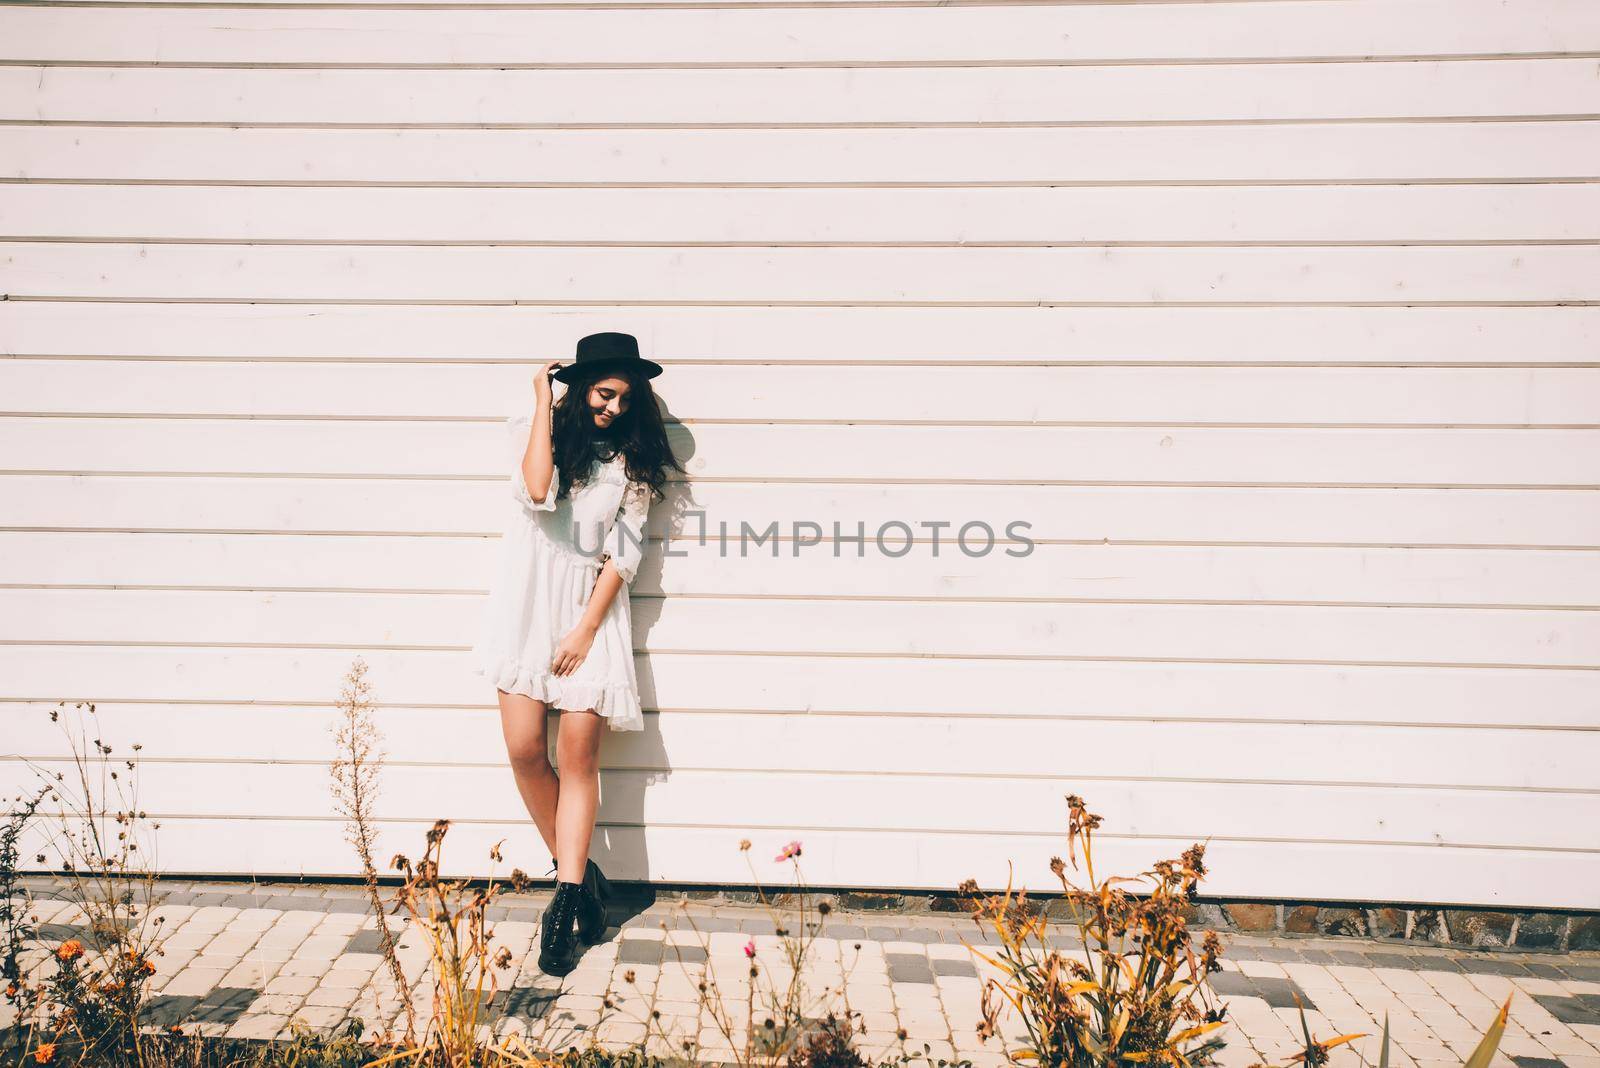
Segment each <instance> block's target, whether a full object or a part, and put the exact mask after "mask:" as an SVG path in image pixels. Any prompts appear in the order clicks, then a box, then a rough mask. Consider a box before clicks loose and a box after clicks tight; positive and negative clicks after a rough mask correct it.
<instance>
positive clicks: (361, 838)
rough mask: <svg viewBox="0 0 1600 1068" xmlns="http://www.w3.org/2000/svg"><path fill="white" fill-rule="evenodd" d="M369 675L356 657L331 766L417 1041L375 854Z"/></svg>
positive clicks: (375, 745)
mask: <svg viewBox="0 0 1600 1068" xmlns="http://www.w3.org/2000/svg"><path fill="white" fill-rule="evenodd" d="M366 676H367V664H366V661H365V660H363V659H362V658H360V657H357V658H356V659H355V661H354V662H353V663H352V664H351V666H350V671H349V672H348V673H347V674H346V675H345V677H344V687H343V689H342V690H341V691H340V694H339V703H338V708H339V718H338V720H337V721H336V722H335V724H334V728H333V732H334V737H333V740H334V746H335V749H336V751H337V752H338V756H337V757H336V758H335V759H334V761H333V763H332V764H331V765H330V767H329V771H330V773H331V774H332V777H333V798H334V807H335V808H336V809H337V810H338V812H339V814H340V815H341V816H343V817H344V818H345V840H346V841H348V842H349V843H350V845H351V847H352V848H353V849H354V850H355V851H356V856H357V857H358V858H359V859H360V861H361V878H362V883H363V885H364V886H365V887H366V891H367V900H368V903H369V904H370V906H371V909H372V915H373V918H374V919H375V920H376V922H377V925H378V943H379V945H380V947H381V948H382V950H383V959H384V962H385V964H387V965H388V968H389V976H390V978H392V979H393V980H394V985H395V989H396V990H397V991H398V992H399V996H400V998H401V999H402V1000H403V1001H404V1002H405V1017H406V1030H405V1037H406V1038H407V1039H408V1040H415V1038H416V1034H417V1010H416V1006H415V1005H413V1004H412V1000H411V983H410V981H409V980H408V979H407V978H406V973H405V969H404V968H403V967H401V965H400V956H399V954H398V953H397V952H396V951H395V950H396V941H395V937H394V932H393V931H391V930H390V928H389V919H388V915H387V913H386V911H385V909H384V904H383V889H382V887H381V885H380V884H379V882H378V866H377V863H376V861H374V859H373V857H374V854H375V852H376V849H377V844H378V834H377V831H376V829H375V828H374V826H373V812H374V807H375V806H376V804H377V800H378V789H379V785H380V779H381V773H382V771H383V761H384V757H385V753H384V752H383V749H382V748H381V742H382V735H381V734H380V733H379V731H378V726H377V724H376V723H375V722H374V721H373V716H372V709H373V704H372V701H371V699H370V696H369V695H370V694H371V692H372V688H371V687H370V686H368V685H367V679H366ZM397 907H398V906H397Z"/></svg>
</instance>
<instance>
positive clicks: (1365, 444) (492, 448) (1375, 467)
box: [0, 416, 1600, 529]
mask: <svg viewBox="0 0 1600 1068" xmlns="http://www.w3.org/2000/svg"><path fill="white" fill-rule="evenodd" d="M668 436H669V438H671V439H672V444H673V447H674V449H675V451H676V452H677V455H678V456H679V457H680V458H681V459H683V460H684V461H685V464H684V466H685V467H686V468H687V472H688V476H689V478H691V479H693V478H700V477H706V478H718V479H726V478H737V479H745V480H799V481H863V480H884V481H910V482H923V483H939V482H955V481H972V482H979V483H983V482H1004V483H1012V484H1019V483H1022V484H1025V483H1051V484H1067V483H1074V482H1096V483H1124V484H1126V483H1206V484H1219V483H1230V484H1238V483H1292V484H1297V485H1311V484H1344V485H1350V484H1370V485H1383V486H1399V485H1459V486H1473V485H1478V486H1509V485H1524V486H1546V487H1556V486H1594V485H1597V484H1600V431H1594V430H1473V429H1459V430H1396V429H1333V430H1326V429H1311V430H1282V429H1270V428H1269V429H1236V428H1216V427H1186V428H1179V427H1093V428H1082V427H1051V426H1039V427H962V426H945V427H929V426H889V427H883V426H870V425H868V426H863V425H840V426H795V425H785V424H774V425H765V426H763V425H726V424H696V425H694V426H685V425H677V426H673V427H670V428H669V431H668ZM112 442H114V443H115V449H114V450H113V451H112V452H108V451H107V447H108V444H110V443H112ZM507 442H508V438H507V432H506V427H505V425H504V424H502V423H500V422H490V421H483V422H448V421H438V420H401V419H388V420H359V419H356V420H331V419H250V418H245V419H206V418H174V419H161V418H127V419H96V418H50V417H22V416H16V417H4V418H0V455H3V456H4V457H5V458H6V461H5V462H6V463H7V465H9V466H10V468H11V469H12V470H15V471H28V472H35V473H37V472H46V471H56V472H63V473H69V472H70V473H93V472H108V471H115V472H146V473H152V474H153V473H168V472H187V473H193V474H210V475H215V474H218V473H225V474H229V475H238V474H273V475H281V474H325V475H360V476H368V477H372V476H404V477H412V478H414V477H430V476H431V477H440V476H444V477H451V478H460V477H464V476H468V477H478V478H490V477H493V476H499V477H500V478H502V479H505V480H507V481H509V478H510V475H511V460H510V459H508V458H507V457H508V456H509V450H508V447H507ZM745 514H746V515H748V513H745ZM662 515H663V517H665V515H666V513H665V512H663V513H662ZM741 518H743V516H741ZM757 518H759V517H757ZM775 518H777V516H772V517H769V519H775ZM969 518H970V516H969ZM1013 518H1029V517H1028V516H1027V515H1026V514H1024V515H1019V516H1006V517H1004V518H1003V519H1001V520H999V521H997V522H994V526H995V527H996V529H999V528H1000V527H1001V526H1002V525H1003V524H1004V522H1009V521H1010V520H1011V519H1013ZM752 521H754V520H752ZM713 522H714V520H713ZM784 522H785V524H786V525H787V519H785V520H784ZM761 525H762V526H765V525H766V520H763V521H762V522H761Z"/></svg>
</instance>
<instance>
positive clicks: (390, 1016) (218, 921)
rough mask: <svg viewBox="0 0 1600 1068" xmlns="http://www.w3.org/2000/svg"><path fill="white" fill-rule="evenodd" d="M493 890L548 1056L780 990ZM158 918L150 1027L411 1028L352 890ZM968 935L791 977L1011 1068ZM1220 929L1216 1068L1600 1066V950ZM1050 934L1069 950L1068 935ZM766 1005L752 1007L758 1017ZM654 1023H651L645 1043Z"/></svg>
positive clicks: (420, 949) (724, 952) (239, 898)
mask: <svg viewBox="0 0 1600 1068" xmlns="http://www.w3.org/2000/svg"><path fill="white" fill-rule="evenodd" d="M29 889H30V891H31V892H33V893H34V894H35V896H36V905H35V908H34V909H33V913H32V914H33V915H36V916H37V917H38V918H39V922H40V924H41V927H40V930H39V937H40V941H41V942H43V943H45V944H46V945H47V946H48V945H54V944H58V943H59V942H61V941H63V940H65V939H66V938H74V937H75V938H80V939H84V940H86V941H87V934H86V929H85V928H84V927H83V926H82V919H83V917H82V916H81V914H79V913H78V912H77V910H76V906H74V905H72V904H70V903H69V902H67V901H64V900H58V899H53V898H51V897H48V896H44V895H48V894H49V893H50V892H51V885H50V883H49V882H48V880H34V881H33V882H32V883H31V884H30V886H29ZM502 900H503V901H504V902H505V903H504V904H502V905H497V906H495V907H494V908H493V909H492V911H491V916H490V918H491V920H493V921H495V924H494V940H495V945H496V948H498V947H500V946H504V947H506V948H507V949H509V950H510V953H511V965H510V967H509V968H507V969H505V970H504V971H500V972H497V978H498V980H499V985H500V988H501V989H499V990H498V992H497V993H496V994H495V996H494V999H493V1001H492V1002H491V1004H490V1015H491V1018H492V1019H493V1020H494V1023H493V1025H492V1026H493V1028H494V1030H495V1031H496V1032H497V1033H499V1034H501V1035H507V1034H510V1033H516V1034H520V1035H523V1036H526V1037H527V1038H529V1039H530V1040H533V1041H537V1042H539V1043H540V1044H543V1045H545V1046H548V1047H550V1048H557V1049H559V1048H563V1047H565V1046H570V1045H577V1044H583V1043H585V1042H587V1041H588V1040H589V1038H590V1037H591V1036H593V1038H594V1039H595V1040H597V1041H599V1042H600V1043H602V1044H603V1045H607V1046H623V1045H631V1044H633V1043H635V1042H637V1041H639V1040H647V1042H648V1045H647V1048H649V1049H650V1050H651V1051H653V1052H656V1053H660V1054H662V1055H674V1054H676V1055H681V1052H682V1051H681V1043H682V1042H683V1041H684V1040H686V1039H694V1038H698V1040H699V1042H700V1047H701V1048H700V1058H699V1059H700V1060H701V1061H702V1062H708V1061H715V1060H718V1059H719V1054H725V1053H726V1051H727V1050H728V1048H729V1047H728V1045H727V1043H728V1036H726V1035H725V1034H724V1033H723V1032H722V1029H721V1028H720V1027H718V1026H717V1025H716V1024H715V1021H714V1017H713V1014H712V1012H711V1011H710V1010H709V1009H708V1008H707V1007H706V1006H704V1005H702V1004H701V1003H700V1001H701V999H700V994H699V989H698V988H699V985H700V984H701V983H702V982H703V981H706V980H707V979H708V978H710V979H711V980H713V981H714V982H715V984H716V988H717V990H718V991H719V992H720V995H721V998H722V1001H721V1004H722V1006H724V1008H725V1010H726V1016H725V1018H726V1019H729V1020H733V1021H738V1022H739V1023H738V1025H737V1026H736V1028H735V1030H734V1032H733V1034H732V1038H733V1040H734V1041H742V1040H743V1038H744V1035H745V1032H744V1030H743V1026H745V1025H746V1024H747V1022H748V1020H749V1018H750V1017H749V1015H748V1014H749V1008H748V1006H749V1000H748V999H749V997H750V980H749V977H748V966H747V960H746V956H745V948H744V947H745V945H746V943H747V942H752V943H753V944H754V946H755V948H756V959H757V960H758V961H759V962H761V963H762V964H763V965H764V971H765V974H766V977H767V978H766V980H765V981H758V983H757V986H756V990H757V993H758V999H759V996H760V995H761V994H762V993H763V992H764V991H766V990H770V989H774V988H780V989H781V987H782V986H783V985H785V984H786V983H787V982H788V978H789V973H788V970H787V969H786V966H785V963H784V958H783V953H782V949H781V945H782V939H781V938H779V937H778V936H777V935H776V934H775V931H774V925H773V922H772V919H771V916H770V914H769V913H768V912H767V911H766V910H764V909H761V908H758V907H746V906H726V905H721V906H710V905H701V904H698V903H694V902H683V901H672V902H657V903H655V904H648V905H646V904H644V903H642V902H641V903H640V904H639V905H637V906H635V907H632V908H627V907H619V908H617V909H615V910H614V912H613V916H612V919H613V922H614V924H615V926H613V927H611V928H610V929H609V930H608V932H607V935H606V939H605V940H604V941H602V942H601V943H600V944H598V945H595V946H592V947H590V948H589V949H588V950H587V951H586V952H585V953H584V955H583V957H582V959H581V960H580V962H579V965H578V967H577V969H576V970H575V971H573V972H572V973H571V974H569V975H567V976H566V977H564V978H560V979H558V978H554V977H551V976H547V975H544V974H543V973H542V972H540V971H539V968H538V964H537V957H538V945H537V936H538V926H537V920H538V917H539V914H540V912H541V910H542V909H543V906H544V903H545V901H546V900H548V892H545V893H532V894H526V895H518V896H516V897H507V898H504V899H502ZM157 911H158V914H159V915H162V916H164V917H165V921H164V923H163V925H162V931H163V935H162V946H163V950H164V952H163V955H162V956H161V957H160V958H159V961H158V964H159V968H158V971H157V973H156V975H155V977H154V980H153V986H154V990H155V997H154V999H153V1002H152V1004H151V1007H150V1022H151V1023H155V1024H168V1023H180V1024H181V1025H182V1026H183V1027H184V1028H185V1029H186V1030H191V1031H195V1032H199V1033H207V1034H215V1035H227V1036H230V1037H236V1038H274V1037H286V1036H287V1035H288V1034H289V1033H290V1025H291V1021H297V1022H298V1023H300V1024H303V1025H304V1026H307V1027H310V1028H313V1029H329V1028H333V1027H336V1026H338V1025H339V1024H340V1023H342V1022H343V1021H344V1020H346V1019H347V1018H349V1017H352V1016H354V1017H358V1018H360V1019H361V1020H362V1021H363V1022H364V1023H365V1024H366V1025H367V1027H368V1028H369V1029H373V1028H382V1027H384V1026H390V1025H395V1024H396V1023H397V1022H403V1020H404V1014H405V1007H404V1004H403V1003H402V1001H401V1000H400V998H399V996H398V995H397V993H396V988H395V985H394V983H393V981H392V979H391V977H390V974H389V972H388V969H387V968H385V967H384V966H383V958H382V956H381V954H380V952H379V948H380V947H379V944H378V936H377V931H376V930H375V924H374V921H373V920H372V918H371V917H370V916H368V915H367V913H366V906H365V902H364V899H363V898H362V897H361V896H360V895H359V893H358V892H357V891H356V890H355V889H354V888H351V887H348V886H326V887H317V886H301V885H296V886H294V887H292V888H284V887H277V888H265V889H259V888H258V889H252V888H249V887H239V886H232V887H229V886H216V885H214V884H213V885H208V884H193V885H189V886H183V885H180V886H176V887H173V888H171V889H169V890H168V891H167V892H166V894H165V897H164V898H163V904H161V905H160V906H159V908H158V910H157ZM400 931H401V938H400V945H401V949H400V951H399V957H400V960H401V963H402V967H403V969H404V971H405V973H406V975H407V977H408V979H410V980H411V981H412V982H413V983H414V984H416V987H417V989H416V992H415V995H414V996H415V997H416V999H417V1000H416V1004H417V1007H418V1009H419V1010H420V1011H421V1013H422V1015H423V1016H424V1017H425V1016H426V1014H427V999H428V998H429V996H430V990H429V984H428V983H427V982H426V981H425V975H424V973H425V971H426V968H427V963H428V953H427V947H426V945H425V944H424V942H423V941H422V939H421V937H420V934H419V932H417V931H414V930H411V929H408V928H405V927H403V926H402V928H401V929H400ZM982 934H983V933H982V932H980V931H979V929H978V927H977V925H976V924H975V923H973V922H972V920H971V919H970V918H969V917H967V916H965V915H963V914H957V915H948V916H946V915H936V914H928V915H914V916H913V915H875V914H871V913H848V912H843V911H839V910H836V911H835V912H834V913H833V914H832V915H831V916H830V917H829V918H828V920H827V921H826V923H825V924H824V926H823V928H822V930H821V934H820V935H819V936H818V937H817V938H816V939H815V940H814V941H813V942H812V958H811V959H810V960H809V961H808V963H807V965H806V967H805V972H804V975H803V976H802V978H803V979H804V981H805V983H806V988H807V989H808V990H809V991H811V992H812V994H813V996H812V997H811V998H810V999H809V1000H808V1001H807V1003H806V1009H807V1015H808V1016H820V1015H821V1014H822V1013H823V1012H824V1011H826V1010H827V1009H828V1008H832V1009H834V1010H835V1011H845V1010H846V1009H848V1010H854V1011H857V1012H859V1013H861V1021H862V1022H863V1023H864V1024H865V1027H866V1030H865V1033H864V1034H860V1035H858V1043H857V1045H858V1048H859V1049H861V1051H862V1053H863V1054H864V1055H867V1056H870V1057H892V1056H897V1055H898V1054H899V1053H901V1052H902V1051H918V1050H922V1049H923V1047H924V1045H926V1047H927V1050H928V1056H929V1057H931V1058H932V1059H934V1060H935V1061H937V1059H938V1058H941V1057H942V1058H946V1059H952V1060H953V1059H958V1058H964V1059H967V1060H970V1061H971V1063H972V1064H973V1065H975V1066H979V1068H982V1066H989V1065H999V1064H1005V1063H1008V1058H1007V1056H1006V1051H1007V1049H1009V1048H1015V1044H1016V1042H1017V1040H1018V1038H1019V1037H1020V1035H1021V1033H1022V1029H1021V1025H1020V1021H1019V1020H1017V1019H1016V1017H1015V1016H1014V1015H1006V1014H1002V1016H1001V1017H1000V1024H1001V1034H1000V1035H999V1036H998V1037H996V1038H994V1039H991V1040H990V1041H989V1042H987V1043H985V1042H980V1041H979V1040H978V1038H977V1036H976V1034H975V1033H974V1027H975V1025H976V1024H977V1022H978V1014H979V991H980V987H981V985H982V983H983V981H984V979H985V978H986V977H989V976H991V975H996V974H998V973H997V972H996V971H995V969H994V968H993V967H992V966H990V965H989V964H988V963H987V962H985V961H983V960H981V959H980V958H978V957H977V956H976V955H974V954H973V953H972V951H971V950H970V949H969V948H968V947H967V946H965V945H963V944H962V941H961V940H962V939H963V938H965V939H967V940H968V941H972V942H982V941H983V938H982ZM1223 938H1224V941H1225V944H1226V945H1227V953H1226V955H1225V962H1224V969H1225V970H1224V971H1223V972H1221V973H1220V974H1218V975H1215V976H1213V980H1212V985H1213V987H1214V989H1215V990H1216V991H1217V993H1218V994H1219V995H1221V996H1222V999H1223V1000H1224V1002H1225V1003H1226V1004H1227V1005H1228V1006H1229V1015H1230V1018H1231V1020H1232V1026H1231V1027H1230V1028H1228V1029H1226V1030H1225V1031H1224V1032H1223V1033H1224V1035H1225V1036H1226V1037H1227V1038H1228V1039H1229V1045H1228V1047H1227V1048H1226V1049H1225V1050H1224V1051H1223V1053H1222V1055H1221V1057H1220V1061H1221V1064H1222V1065H1223V1066H1224V1068H1243V1066H1246V1065H1250V1064H1254V1063H1257V1062H1260V1061H1263V1060H1265V1061H1268V1062H1270V1063H1274V1064H1282V1063H1283V1062H1285V1061H1287V1060H1288V1058H1289V1057H1291V1056H1292V1055H1293V1054H1294V1053H1296V1052H1297V1051H1298V1049H1299V1048H1300V1047H1299V1046H1298V1045H1297V1042H1298V1037H1299V1027H1300V1024H1299V1015H1298V1009H1297V1007H1296V1006H1297V1002H1298V1004H1300V1005H1303V1006H1304V1008H1305V1012H1306V1018H1307V1020H1308V1021H1309V1022H1310V1024H1311V1027H1312V1030H1313V1033H1314V1034H1316V1035H1317V1036H1318V1037H1319V1038H1320V1037H1329V1036H1332V1035H1335V1034H1343V1033H1348V1032H1356V1031H1365V1032H1368V1033H1369V1034H1370V1035H1372V1036H1373V1037H1371V1038H1369V1039H1365V1040H1362V1041H1361V1042H1358V1043H1356V1044H1354V1045H1353V1046H1352V1047H1344V1048H1341V1049H1338V1050H1335V1051H1334V1054H1333V1058H1332V1062H1331V1063H1332V1064H1333V1065H1334V1066H1336V1068H1346V1066H1350V1068H1353V1066H1355V1065H1357V1064H1358V1063H1359V1057H1358V1054H1360V1053H1364V1054H1365V1055H1366V1057H1367V1060H1368V1062H1369V1063H1376V1060H1377V1055H1376V1051H1377V1037H1376V1036H1377V1035H1378V1034H1379V1033H1380V1032H1381V1030H1382V1027H1383V1022H1384V1020H1385V1018H1387V1020H1388V1025H1389V1030H1390V1033H1391V1035H1392V1038H1393V1044H1394V1048H1393V1050H1392V1055H1391V1064H1392V1065H1393V1068H1444V1066H1446V1065H1455V1066H1459V1065H1460V1063H1461V1062H1462V1061H1463V1060H1464V1059H1465V1058H1466V1056H1467V1055H1468V1054H1469V1053H1470V1052H1471V1050H1472V1048H1473V1047H1474V1046H1475V1045H1476V1044H1477V1041H1478V1037H1479V1036H1480V1035H1481V1034H1482V1032H1483V1030H1484V1029H1485V1028H1486V1027H1487V1026H1488V1024H1489V1022H1490V1021H1491V1020H1492V1019H1493V1017H1494V1014H1495V1012H1496V1010H1497V1008H1498V1006H1499V1005H1500V1003H1502V1002H1503V1001H1504V1000H1505V998H1506V997H1507V996H1508V995H1511V996H1512V1005H1511V1020H1510V1025H1509V1027H1508V1029H1507V1031H1506V1035H1505V1039H1504V1041H1503V1042H1502V1043H1501V1047H1500V1055H1499V1056H1498V1057H1497V1058H1496V1061H1495V1065H1496V1066H1497V1068H1600V954H1595V953H1554V952H1547V953H1526V952H1506V951H1496V952H1481V951H1473V950H1466V949H1459V948H1458V949H1446V948H1442V947H1429V946H1419V945H1417V944H1416V943H1404V944H1390V943H1385V942H1382V941H1377V940H1365V939H1351V938H1328V937H1321V938H1316V937H1281V936H1280V937H1265V936H1251V935H1242V934H1236V933H1225V934H1224V935H1223ZM1050 940H1051V942H1052V943H1053V944H1055V945H1058V946H1061V947H1066V948H1070V947H1072V946H1074V945H1076V940H1075V937H1074V932H1073V929H1072V928H1071V927H1070V926H1069V925H1062V926H1060V927H1059V928H1058V929H1057V930H1056V931H1055V933H1052V934H1051V936H1050ZM37 952H38V953H39V955H40V956H43V955H44V954H45V953H46V952H48V950H47V949H45V948H41V949H39V950H37ZM419 979H423V980H424V981H423V982H421V983H417V980H419ZM769 984H770V985H769ZM608 1002H609V1005H608V1004H607V1003H608ZM656 1013H658V1014H659V1016H654V1015H652V1014H656ZM761 1015H763V1014H761V1013H760V1010H759V1000H758V1009H757V1015H756V1017H755V1019H756V1022H757V1026H759V1020H760V1018H761ZM647 1019H650V1020H653V1021H654V1022H653V1023H652V1025H651V1026H650V1027H649V1028H648V1035H647V1028H646V1025H645V1021H646V1020H647ZM3 1022H5V1023H9V1022H10V1021H9V1020H7V1021H3ZM902 1029H903V1030H904V1031H905V1038H904V1039H902V1038H901V1037H900V1036H899V1034H898V1032H899V1031H901V1030H902Z"/></svg>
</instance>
